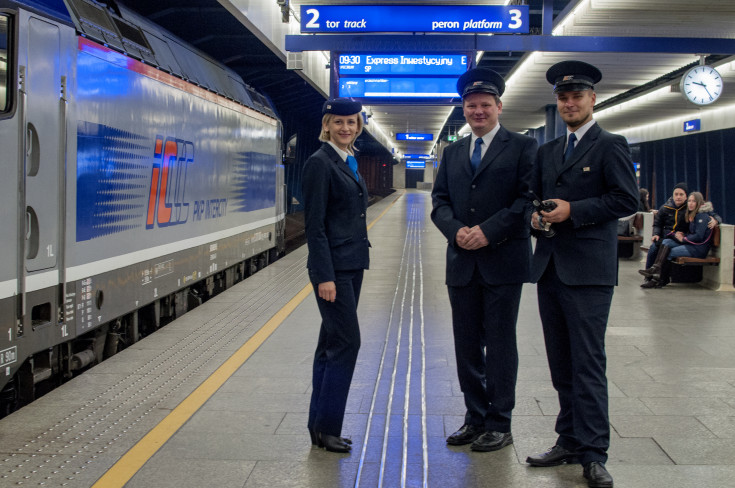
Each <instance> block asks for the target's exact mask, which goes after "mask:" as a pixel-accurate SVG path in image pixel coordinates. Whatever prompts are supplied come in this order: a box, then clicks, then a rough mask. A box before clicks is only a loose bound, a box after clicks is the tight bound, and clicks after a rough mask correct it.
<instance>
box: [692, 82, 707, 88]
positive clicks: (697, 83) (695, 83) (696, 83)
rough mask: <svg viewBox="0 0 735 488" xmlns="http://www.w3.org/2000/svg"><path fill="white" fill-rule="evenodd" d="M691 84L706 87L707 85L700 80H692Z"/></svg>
mask: <svg viewBox="0 0 735 488" xmlns="http://www.w3.org/2000/svg"><path fill="white" fill-rule="evenodd" d="M692 85H699V86H703V87H705V88H707V85H705V84H704V83H702V82H701V81H692Z"/></svg>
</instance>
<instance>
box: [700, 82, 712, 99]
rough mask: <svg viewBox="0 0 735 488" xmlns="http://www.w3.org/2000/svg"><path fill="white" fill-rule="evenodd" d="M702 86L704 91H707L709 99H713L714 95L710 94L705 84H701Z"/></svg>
mask: <svg viewBox="0 0 735 488" xmlns="http://www.w3.org/2000/svg"><path fill="white" fill-rule="evenodd" d="M702 86H703V87H704V91H706V92H707V95H709V99H710V100H712V99H713V98H714V97H713V96H712V94H711V93H710V92H709V90H708V89H707V85H705V84H704V83H703V84H702Z"/></svg>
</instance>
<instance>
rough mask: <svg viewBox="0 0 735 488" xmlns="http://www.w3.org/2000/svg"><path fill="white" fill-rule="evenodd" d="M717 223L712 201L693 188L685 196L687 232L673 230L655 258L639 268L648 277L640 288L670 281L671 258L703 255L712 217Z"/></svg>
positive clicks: (659, 285) (705, 254)
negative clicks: (648, 266)
mask: <svg viewBox="0 0 735 488" xmlns="http://www.w3.org/2000/svg"><path fill="white" fill-rule="evenodd" d="M713 219H714V220H715V221H716V222H717V224H718V225H719V223H720V222H721V221H722V219H721V218H720V216H719V215H717V214H716V213H714V207H713V206H712V203H711V202H705V201H704V197H703V196H702V194H701V193H700V192H698V191H693V192H692V193H691V194H690V195H689V198H688V199H687V212H686V214H685V221H686V223H688V224H689V233H688V234H685V233H684V232H682V231H676V232H674V234H673V236H671V237H668V238H666V239H664V241H663V242H662V243H661V246H660V247H659V250H658V253H657V255H656V261H655V262H654V263H653V266H651V267H650V268H648V269H645V270H641V271H639V273H640V274H642V275H643V276H645V277H646V278H649V280H647V281H646V282H645V283H644V284H643V285H642V286H643V288H662V287H664V286H666V285H667V284H668V283H669V274H670V269H671V261H672V260H674V259H676V258H678V257H682V256H685V257H692V258H700V259H702V258H705V257H707V254H708V253H709V250H710V248H711V247H712V229H713V228H714V227H715V226H711V225H710V221H711V220H713Z"/></svg>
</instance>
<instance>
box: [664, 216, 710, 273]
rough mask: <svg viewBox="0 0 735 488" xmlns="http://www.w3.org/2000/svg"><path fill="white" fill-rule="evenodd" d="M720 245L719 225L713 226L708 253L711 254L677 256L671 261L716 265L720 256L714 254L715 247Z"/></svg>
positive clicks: (693, 264)
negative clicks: (691, 256)
mask: <svg viewBox="0 0 735 488" xmlns="http://www.w3.org/2000/svg"><path fill="white" fill-rule="evenodd" d="M718 247H720V226H717V227H715V229H714V230H713V231H712V249H711V250H710V253H711V254H712V255H710V256H707V257H706V258H689V257H684V256H681V257H678V258H676V259H674V260H673V261H672V262H673V263H675V264H678V265H681V266H718V265H719V264H720V258H719V257H717V256H716V254H717V248H718Z"/></svg>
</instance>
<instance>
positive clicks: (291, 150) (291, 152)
mask: <svg viewBox="0 0 735 488" xmlns="http://www.w3.org/2000/svg"><path fill="white" fill-rule="evenodd" d="M296 144H298V134H294V135H292V136H291V138H290V139H289V140H288V142H287V143H286V150H285V151H284V153H283V162H284V163H287V164H288V163H293V162H294V161H296Z"/></svg>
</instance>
